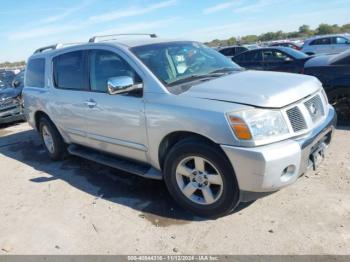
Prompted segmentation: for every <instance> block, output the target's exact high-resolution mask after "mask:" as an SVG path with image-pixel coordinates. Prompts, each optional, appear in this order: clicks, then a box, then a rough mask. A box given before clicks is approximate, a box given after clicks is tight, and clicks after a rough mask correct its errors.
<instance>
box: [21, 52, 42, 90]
mask: <svg viewBox="0 0 350 262" xmlns="http://www.w3.org/2000/svg"><path fill="white" fill-rule="evenodd" d="M25 85H26V86H31V87H41V88H43V87H44V86H45V59H44V58H36V59H31V60H29V62H28V65H27V70H26V83H25Z"/></svg>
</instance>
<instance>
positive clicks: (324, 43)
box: [301, 34, 350, 55]
mask: <svg viewBox="0 0 350 262" xmlns="http://www.w3.org/2000/svg"><path fill="white" fill-rule="evenodd" d="M349 49H350V35H349V34H344V35H324V36H316V37H312V38H310V39H307V40H306V41H305V42H304V45H303V47H302V49H301V51H302V52H304V53H305V54H308V55H319V54H338V53H341V52H344V51H346V50H349Z"/></svg>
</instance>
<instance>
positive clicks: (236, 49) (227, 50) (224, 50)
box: [217, 45, 249, 58]
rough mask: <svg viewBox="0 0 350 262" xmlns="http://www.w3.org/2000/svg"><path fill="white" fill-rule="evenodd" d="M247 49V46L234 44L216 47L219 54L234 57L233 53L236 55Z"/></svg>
mask: <svg viewBox="0 0 350 262" xmlns="http://www.w3.org/2000/svg"><path fill="white" fill-rule="evenodd" d="M247 50H249V49H248V48H246V47H244V46H239V45H234V46H225V47H221V48H219V49H217V51H219V52H220V53H221V54H223V55H224V56H227V57H229V58H232V57H234V56H235V55H238V54H240V53H243V52H245V51H247Z"/></svg>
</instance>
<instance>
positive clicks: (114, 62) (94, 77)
mask: <svg viewBox="0 0 350 262" xmlns="http://www.w3.org/2000/svg"><path fill="white" fill-rule="evenodd" d="M89 57H90V60H89V65H90V86H91V90H92V91H96V92H105V93H107V82H108V79H109V78H112V77H118V76H130V77H131V78H133V79H134V82H135V83H140V82H141V79H140V77H139V76H138V75H137V74H136V72H135V71H134V70H133V69H132V68H131V66H130V65H129V64H128V63H127V62H126V61H125V60H124V59H123V58H121V57H120V56H119V55H117V54H116V53H114V52H111V51H106V50H92V51H90V55H89Z"/></svg>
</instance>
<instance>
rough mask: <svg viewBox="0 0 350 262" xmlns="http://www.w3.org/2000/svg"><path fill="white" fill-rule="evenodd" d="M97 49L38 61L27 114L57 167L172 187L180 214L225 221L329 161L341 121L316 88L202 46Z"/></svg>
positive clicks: (111, 44)
mask: <svg viewBox="0 0 350 262" xmlns="http://www.w3.org/2000/svg"><path fill="white" fill-rule="evenodd" d="M111 37H114V38H115V36H111ZM98 39H99V37H93V38H92V39H90V41H89V42H90V43H86V44H80V45H75V46H70V47H66V48H60V47H61V46H62V45H53V46H50V47H44V48H39V49H38V50H37V51H36V52H35V53H34V54H33V55H32V56H31V57H30V58H29V60H28V63H27V69H26V76H25V88H24V91H23V96H24V102H25V105H24V109H25V114H26V118H27V120H28V123H29V124H30V125H31V126H32V127H34V128H35V129H37V130H38V131H39V134H40V137H41V139H42V141H43V145H44V147H45V149H46V151H47V153H48V155H49V156H50V157H51V158H52V159H56V160H58V159H62V158H63V157H64V156H66V155H67V151H68V152H69V153H70V154H73V155H77V156H80V157H84V158H87V159H90V160H93V161H96V162H99V163H103V164H105V165H109V166H112V167H116V168H119V169H122V170H125V171H128V172H131V173H134V174H137V175H140V176H143V177H147V178H153V179H164V180H165V184H166V186H167V188H168V190H169V192H170V195H171V196H172V197H173V198H174V199H175V200H176V201H177V202H178V203H179V204H180V205H182V206H184V207H185V208H187V209H189V210H191V211H193V212H195V213H197V214H199V215H201V216H212V217H217V216H220V215H224V214H227V213H229V212H231V211H232V210H233V209H234V208H235V207H237V205H238V204H239V202H241V201H251V200H253V199H256V198H258V197H259V196H260V197H261V196H263V195H266V194H268V193H271V192H274V191H276V190H279V189H281V188H283V187H286V186H288V185H290V184H292V183H294V182H295V181H296V180H297V179H298V177H299V176H300V175H302V174H303V173H305V172H306V171H307V169H308V168H316V167H317V166H318V164H319V163H320V160H321V159H322V158H323V156H324V152H325V150H326V148H327V145H328V144H329V143H330V141H331V138H332V134H333V130H334V124H335V122H334V121H335V119H336V116H335V112H334V109H333V107H332V106H330V105H329V104H328V103H327V100H326V98H325V97H324V93H323V92H322V90H323V88H322V86H321V83H320V82H319V81H317V80H316V78H314V77H310V76H305V75H292V74H281V73H276V72H257V71H249V70H243V69H242V68H241V67H239V66H237V65H236V64H235V63H233V62H232V61H230V60H229V59H227V58H225V57H224V56H223V55H221V54H219V53H218V52H217V51H215V50H213V49H211V48H209V47H206V46H205V45H203V44H201V43H198V42H192V41H168V40H162V39H149V40H148V39H147V40H145V39H142V40H140V39H139V40H133V41H130V40H129V41H128V40H124V41H122V40H119V41H112V40H110V41H107V40H106V39H105V38H104V41H103V42H99V43H98ZM96 42H97V43H96ZM179 68H180V69H181V70H179Z"/></svg>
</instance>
